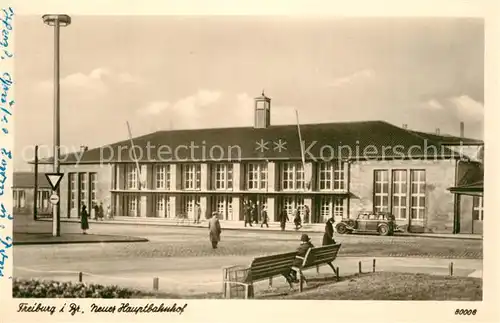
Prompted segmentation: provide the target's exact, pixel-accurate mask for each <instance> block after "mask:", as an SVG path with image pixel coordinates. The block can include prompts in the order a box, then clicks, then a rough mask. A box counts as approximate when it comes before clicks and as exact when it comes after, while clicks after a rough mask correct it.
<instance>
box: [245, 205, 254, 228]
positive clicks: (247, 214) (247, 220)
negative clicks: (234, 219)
mask: <svg viewBox="0 0 500 323" xmlns="http://www.w3.org/2000/svg"><path fill="white" fill-rule="evenodd" d="M250 212H251V210H250V206H249V205H248V204H247V203H245V204H244V205H243V216H244V219H245V228H246V227H247V223H248V225H250V226H252V218H251V214H250Z"/></svg>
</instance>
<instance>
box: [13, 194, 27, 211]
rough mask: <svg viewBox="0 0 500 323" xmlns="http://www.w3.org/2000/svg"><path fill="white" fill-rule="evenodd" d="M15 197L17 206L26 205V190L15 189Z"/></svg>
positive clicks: (22, 206) (15, 205)
mask: <svg viewBox="0 0 500 323" xmlns="http://www.w3.org/2000/svg"><path fill="white" fill-rule="evenodd" d="M13 195H14V196H13V199H14V207H15V208H24V207H25V206H26V192H25V191H24V190H13Z"/></svg>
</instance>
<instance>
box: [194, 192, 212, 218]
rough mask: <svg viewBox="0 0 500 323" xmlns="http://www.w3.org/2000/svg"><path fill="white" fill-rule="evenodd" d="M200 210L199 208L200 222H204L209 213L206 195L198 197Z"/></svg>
mask: <svg viewBox="0 0 500 323" xmlns="http://www.w3.org/2000/svg"><path fill="white" fill-rule="evenodd" d="M200 208H201V216H200V220H201V221H203V220H206V219H207V216H208V214H209V213H208V212H209V211H210V210H209V207H208V198H207V196H206V195H203V196H200ZM195 216H196V214H195Z"/></svg>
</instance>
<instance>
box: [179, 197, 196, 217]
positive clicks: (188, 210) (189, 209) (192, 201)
mask: <svg viewBox="0 0 500 323" xmlns="http://www.w3.org/2000/svg"><path fill="white" fill-rule="evenodd" d="M196 203H200V197H199V196H195V195H182V197H181V206H182V212H183V213H185V214H187V215H188V217H189V218H191V219H194V217H195V214H194V211H195V205H196Z"/></svg>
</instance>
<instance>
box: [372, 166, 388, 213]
mask: <svg viewBox="0 0 500 323" xmlns="http://www.w3.org/2000/svg"><path fill="white" fill-rule="evenodd" d="M374 177H375V183H374V184H375V187H374V197H375V198H374V201H373V205H374V209H375V212H387V211H389V171H387V170H376V171H375V173H374Z"/></svg>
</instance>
